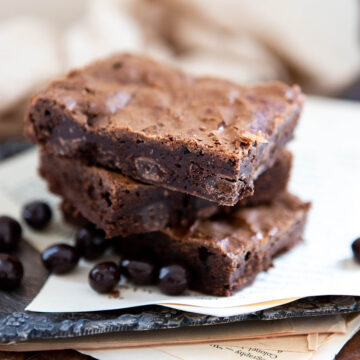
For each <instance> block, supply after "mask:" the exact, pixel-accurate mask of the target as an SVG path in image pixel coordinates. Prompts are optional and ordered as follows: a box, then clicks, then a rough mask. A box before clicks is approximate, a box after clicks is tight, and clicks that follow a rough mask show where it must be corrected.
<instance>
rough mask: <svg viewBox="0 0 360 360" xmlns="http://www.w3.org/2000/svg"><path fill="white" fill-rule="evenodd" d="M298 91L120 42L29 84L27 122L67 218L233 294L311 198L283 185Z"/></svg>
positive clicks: (282, 242)
mask: <svg viewBox="0 0 360 360" xmlns="http://www.w3.org/2000/svg"><path fill="white" fill-rule="evenodd" d="M302 103H303V95H302V93H301V91H300V89H299V88H298V87H296V86H294V87H289V86H287V85H285V84H283V83H279V82H276V83H270V84H265V85H257V86H251V87H244V86H240V85H238V84H234V83H232V82H230V81H226V80H221V79H217V78H209V77H193V76H191V75H188V74H186V73H184V72H182V71H180V70H177V69H174V68H172V67H168V66H166V65H163V64H160V63H158V62H156V61H154V60H152V59H149V58H147V57H143V56H139V55H130V54H120V55H116V56H113V57H111V58H108V59H105V60H102V61H99V62H96V63H93V64H91V65H89V66H87V67H85V68H83V69H81V70H74V71H71V72H70V73H68V75H67V76H66V77H65V78H63V79H60V80H56V81H54V82H52V83H51V84H50V85H49V86H48V87H47V88H46V89H45V90H44V91H42V92H41V93H39V94H38V95H37V96H36V97H34V99H33V100H32V104H31V107H30V109H29V112H28V114H27V118H26V134H27V136H28V138H29V139H30V140H31V141H32V142H34V143H37V144H39V145H40V146H41V153H40V157H41V161H40V173H41V175H42V176H43V177H44V178H45V179H46V181H47V183H48V186H49V189H50V191H52V192H53V193H55V194H58V195H60V196H61V197H62V198H63V202H62V210H63V212H64V215H65V217H66V219H68V220H70V221H72V222H79V221H82V222H84V221H86V222H89V223H92V224H95V226H96V227H97V228H98V229H101V230H103V231H104V232H105V234H106V236H107V237H108V238H114V241H116V242H117V245H118V247H119V248H120V250H121V252H122V253H123V254H124V255H126V256H130V257H135V258H137V257H144V256H146V257H147V258H149V257H150V258H151V260H152V261H154V262H155V263H156V264H165V263H177V264H182V266H185V267H186V268H187V269H188V270H189V271H190V272H191V275H192V277H191V278H192V280H191V287H192V288H193V289H196V290H199V291H203V292H205V293H208V294H212V295H225V296H228V295H231V294H233V293H234V292H235V291H236V290H238V289H240V288H242V287H244V286H246V285H248V284H250V283H251V282H252V281H253V280H254V278H255V277H256V275H257V273H259V272H260V271H264V270H266V269H268V268H269V267H270V266H271V264H272V259H273V258H274V257H275V256H276V255H278V254H279V253H281V252H284V251H286V250H288V249H290V248H291V247H292V246H293V245H294V244H296V243H297V242H299V241H300V240H301V238H302V234H303V228H304V224H305V221H306V215H307V212H308V209H309V204H308V203H304V202H302V201H301V200H299V199H298V198H296V197H295V196H293V195H291V194H289V193H288V192H287V191H286V188H287V183H288V179H289V175H290V170H291V161H292V156H291V154H290V153H289V152H288V151H287V150H286V149H285V147H286V144H287V143H288V142H289V141H290V140H291V139H292V138H293V131H294V129H295V127H296V124H297V120H298V118H299V114H300V111H301V108H302ZM115 239H116V240H115Z"/></svg>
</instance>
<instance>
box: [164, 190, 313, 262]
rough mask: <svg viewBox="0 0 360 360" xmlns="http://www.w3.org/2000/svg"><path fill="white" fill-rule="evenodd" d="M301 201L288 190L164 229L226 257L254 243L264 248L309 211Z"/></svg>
mask: <svg viewBox="0 0 360 360" xmlns="http://www.w3.org/2000/svg"><path fill="white" fill-rule="evenodd" d="M309 208H310V203H304V202H302V201H301V200H300V199H299V198H297V197H296V196H294V195H291V194H289V193H284V194H283V195H282V196H280V197H279V198H277V199H276V200H274V201H273V202H272V203H270V204H265V205H258V206H254V207H247V208H242V209H239V210H236V211H234V212H233V213H231V214H227V215H226V216H223V217H221V216H219V217H218V218H214V219H208V220H197V221H196V222H195V223H194V224H193V225H192V226H191V227H190V229H188V230H184V229H180V228H176V229H175V228H173V229H167V230H164V231H165V232H167V233H168V234H169V235H170V236H171V237H173V238H176V239H178V240H179V241H182V242H184V245H186V243H192V242H194V241H195V242H196V241H198V242H199V243H201V244H203V245H204V246H208V247H218V248H220V249H222V251H223V252H224V253H226V254H228V255H229V256H237V255H239V254H241V253H244V252H246V251H247V250H248V249H251V248H252V245H255V248H256V247H258V248H259V249H261V248H263V247H266V244H267V243H268V240H269V238H270V237H272V236H276V234H278V233H281V232H282V231H284V230H285V231H286V230H288V229H289V227H290V226H291V225H293V224H294V223H295V222H297V221H299V220H300V218H301V217H302V216H303V215H304V214H305V213H306V212H307V211H308V210H309Z"/></svg>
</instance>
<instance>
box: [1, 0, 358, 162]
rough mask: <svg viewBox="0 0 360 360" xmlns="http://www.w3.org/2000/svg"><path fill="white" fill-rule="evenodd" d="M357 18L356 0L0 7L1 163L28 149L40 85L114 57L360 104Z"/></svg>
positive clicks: (35, 2) (144, 0)
mask: <svg viewBox="0 0 360 360" xmlns="http://www.w3.org/2000/svg"><path fill="white" fill-rule="evenodd" d="M359 19H360V6H359V1H357V0H347V1H342V0H317V1H313V0H291V1H288V0H257V1H250V0H76V1H74V0H62V1H49V0H16V1H0V54H1V60H0V61H1V65H0V76H1V83H0V144H2V145H0V146H1V147H0V158H1V157H5V156H6V155H7V154H9V153H12V152H14V151H17V150H19V149H22V148H24V147H26V146H28V145H27V144H26V142H25V141H24V140H23V139H22V121H23V116H24V112H25V109H26V106H27V104H28V101H29V99H30V97H31V95H32V94H33V93H34V92H35V91H36V90H37V89H39V88H40V87H41V86H42V85H43V84H44V83H46V82H47V81H48V80H50V79H52V78H54V77H57V76H59V75H61V74H63V73H65V72H66V71H67V70H69V69H70V68H72V67H77V66H81V65H83V64H86V63H87V62H89V61H91V60H93V59H96V58H99V57H103V56H106V55H108V54H111V53H114V52H116V51H124V50H128V51H134V52H142V53H147V54H149V55H151V56H154V57H156V58H158V59H161V60H164V61H167V62H170V63H173V64H175V65H178V66H181V67H182V68H184V69H185V70H187V71H190V72H192V73H195V74H202V75H207V74H210V75H217V76H222V77H226V78H229V79H232V80H235V81H238V82H241V83H246V84H249V83H256V82H262V81H270V80H274V79H279V80H283V81H286V82H289V83H294V82H296V83H298V84H300V85H301V86H302V87H303V89H304V91H305V92H306V93H308V94H317V95H323V96H332V97H342V98H347V99H353V100H360V35H359V33H360V20H359Z"/></svg>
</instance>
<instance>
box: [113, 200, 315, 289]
mask: <svg viewBox="0 0 360 360" xmlns="http://www.w3.org/2000/svg"><path fill="white" fill-rule="evenodd" d="M309 208H310V204H309V203H304V202H302V201H301V200H299V199H298V198H297V197H295V196H293V195H290V194H288V193H284V194H283V195H281V196H280V197H279V198H277V199H276V200H274V201H273V202H272V203H270V204H264V205H258V206H253V207H245V208H241V209H238V210H236V211H235V212H233V213H232V214H231V216H229V215H227V216H219V217H217V218H212V219H207V220H198V221H196V222H195V223H194V224H193V225H192V226H191V227H190V228H181V227H174V228H167V229H165V230H163V231H159V232H153V233H148V234H143V235H131V236H129V237H126V238H116V239H113V241H114V242H115V241H116V245H117V247H118V250H119V252H120V253H121V254H123V255H124V256H126V257H134V258H136V257H142V256H146V258H148V259H149V258H150V259H152V261H154V263H155V264H157V265H159V266H161V265H162V264H169V263H178V264H181V265H182V266H184V267H186V268H187V269H188V270H189V271H190V272H191V275H192V282H191V288H192V289H194V290H198V291H202V292H204V293H207V294H210V295H217V296H230V295H232V294H233V293H234V292H235V291H237V290H239V289H241V288H243V287H245V286H248V285H250V284H251V283H252V282H253V281H254V279H255V278H256V275H257V274H258V273H259V272H261V271H266V270H267V269H268V268H269V267H270V266H272V260H273V259H274V257H276V256H277V255H279V254H281V253H283V252H285V251H288V250H289V249H290V248H292V247H293V246H294V245H295V244H297V243H298V242H299V241H300V240H301V239H302V236H303V230H304V225H305V222H306V217H307V213H308V210H309Z"/></svg>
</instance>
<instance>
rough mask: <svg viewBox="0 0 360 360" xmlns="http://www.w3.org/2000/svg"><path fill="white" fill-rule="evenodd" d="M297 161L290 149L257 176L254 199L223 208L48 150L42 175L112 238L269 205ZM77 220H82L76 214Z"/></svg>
mask: <svg viewBox="0 0 360 360" xmlns="http://www.w3.org/2000/svg"><path fill="white" fill-rule="evenodd" d="M291 159H292V157H291V154H290V153H289V152H286V151H284V152H283V153H282V155H281V157H280V158H279V160H278V161H276V162H275V164H274V166H273V167H272V168H270V169H267V170H266V171H265V172H264V173H263V174H261V175H260V176H259V177H258V178H257V180H256V181H255V193H254V195H253V196H251V197H248V198H246V199H244V200H242V201H241V202H240V203H239V204H238V205H235V207H219V206H218V205H217V204H216V203H213V202H210V201H207V200H204V199H201V198H197V197H195V196H191V195H187V194H184V193H180V192H176V191H171V190H167V189H165V188H160V187H158V186H155V185H149V184H143V183H140V182H136V181H134V180H132V179H130V178H128V177H125V176H123V175H121V174H119V173H116V172H114V171H109V170H105V169H102V168H99V167H95V166H88V165H86V164H83V163H82V162H80V161H78V160H71V159H64V158H60V157H57V156H54V155H51V154H48V153H45V152H42V153H41V159H40V174H41V175H42V176H43V177H44V178H45V179H46V180H47V183H48V186H49V189H50V191H52V192H54V193H55V194H58V195H60V196H63V197H64V198H65V199H71V202H72V205H74V206H75V208H76V209H77V211H80V212H81V214H82V215H83V216H84V217H85V218H86V219H88V220H89V221H90V222H91V223H93V224H95V225H96V227H97V228H98V229H101V230H103V231H105V233H106V236H107V237H109V238H111V237H115V236H126V235H130V234H137V233H146V232H151V231H158V230H163V229H164V228H166V227H168V226H176V225H181V226H189V225H191V224H192V223H193V222H194V221H195V220H196V219H200V218H208V217H210V216H212V215H214V214H215V213H217V212H218V211H223V212H227V213H229V212H231V211H233V208H236V207H241V206H244V205H256V204H259V203H264V202H269V201H271V200H273V199H274V198H275V197H276V196H278V195H279V194H280V193H281V192H283V191H284V190H285V189H286V186H287V182H288V179H289V174H290V169H291ZM63 208H64V209H65V212H66V213H68V214H69V213H71V212H72V210H71V207H69V205H66V204H64V205H63ZM67 208H68V209H67ZM66 209H67V210H66ZM72 216H74V217H75V218H78V216H76V214H75V213H74V214H73V215H72ZM69 217H70V216H66V218H69Z"/></svg>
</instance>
